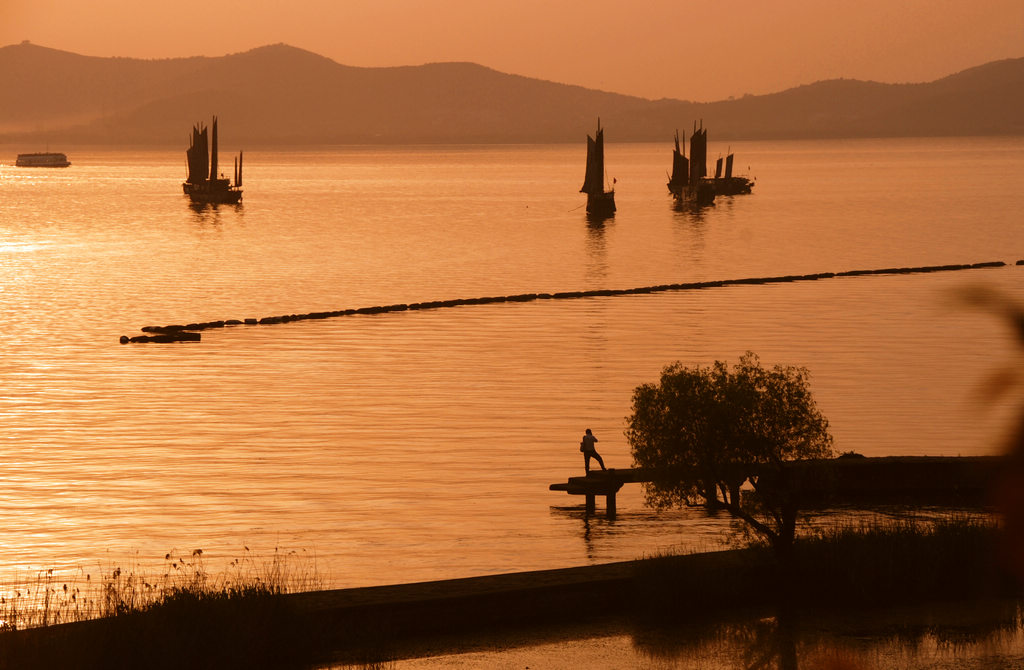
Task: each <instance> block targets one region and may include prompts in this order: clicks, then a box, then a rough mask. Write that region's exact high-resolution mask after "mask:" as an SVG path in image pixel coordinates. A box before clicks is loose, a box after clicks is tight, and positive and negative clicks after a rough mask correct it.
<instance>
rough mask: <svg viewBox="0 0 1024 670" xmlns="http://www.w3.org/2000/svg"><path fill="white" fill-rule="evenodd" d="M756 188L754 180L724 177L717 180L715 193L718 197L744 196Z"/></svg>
mask: <svg viewBox="0 0 1024 670" xmlns="http://www.w3.org/2000/svg"><path fill="white" fill-rule="evenodd" d="M753 188H754V182H753V180H750V179H747V178H746V177H723V178H719V179H716V180H715V193H716V194H718V195H744V194H747V193H750V192H751V191H752V190H753Z"/></svg>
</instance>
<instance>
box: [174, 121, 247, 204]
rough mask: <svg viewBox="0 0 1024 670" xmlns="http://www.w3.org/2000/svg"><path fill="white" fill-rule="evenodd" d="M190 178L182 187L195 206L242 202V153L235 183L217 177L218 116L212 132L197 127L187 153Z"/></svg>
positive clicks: (236, 169) (199, 126) (239, 153)
mask: <svg viewBox="0 0 1024 670" xmlns="http://www.w3.org/2000/svg"><path fill="white" fill-rule="evenodd" d="M185 155H186V157H187V159H188V177H187V178H186V179H185V182H184V183H183V184H182V185H181V187H182V189H183V190H184V191H185V195H187V196H188V197H189V199H190V200H191V201H192V202H193V203H199V204H236V203H238V202H239V201H240V200H241V199H242V152H238V157H237V158H235V178H234V183H232V182H231V180H229V179H226V178H224V177H223V176H220V177H218V176H217V117H216V116H215V117H213V124H212V126H211V132H210V133H209V135H208V134H207V128H206V126H202V125H199V124H197V125H195V126H193V128H192V138H191V142H190V143H189V147H188V151H186V152H185Z"/></svg>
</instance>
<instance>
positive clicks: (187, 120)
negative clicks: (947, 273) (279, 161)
mask: <svg viewBox="0 0 1024 670" xmlns="http://www.w3.org/2000/svg"><path fill="white" fill-rule="evenodd" d="M676 76H680V77H683V76H684V75H676ZM0 91H3V95H2V96H0V141H4V142H19V143H21V142H26V141H36V142H39V141H42V140H44V139H45V140H46V141H47V142H70V143H113V144H151V145H167V146H170V145H179V144H184V143H185V142H186V139H185V138H186V137H187V134H188V132H189V130H190V128H191V126H192V124H193V123H195V122H197V121H203V122H208V121H209V118H210V116H211V115H212V114H217V115H219V116H220V118H221V120H222V126H221V132H222V135H223V136H224V137H225V139H226V140H227V138H230V143H231V144H232V145H233V146H240V145H244V146H245V147H255V146H259V145H272V144H309V143H317V144H321V143H322V144H341V143H399V142H407V143H459V142H575V141H579V140H580V139H581V138H582V137H583V136H585V135H586V133H589V132H592V131H593V129H594V126H595V124H596V119H597V117H598V116H600V117H601V119H602V123H603V124H604V125H605V127H607V128H608V139H609V141H633V140H638V141H639V140H655V141H668V140H669V139H670V138H671V136H672V133H673V131H674V130H675V129H676V128H681V129H684V130H685V129H688V128H689V127H690V126H691V124H692V123H693V121H694V120H697V119H703V120H704V123H705V125H706V126H708V127H710V128H711V133H712V135H713V136H714V137H715V138H716V139H732V138H747V139H758V138H800V137H863V136H893V135H909V136H913V135H925V136H928V135H998V134H1024V115H1022V114H1021V113H1020V110H1021V109H1024V58H1020V59H1013V60H1006V61H999V62H995V63H990V64H988V65H983V66H980V67H976V68H972V69H970V70H966V71H964V72H960V73H958V74H955V75H952V76H950V77H946V78H944V79H940V80H938V81H935V82H931V83H926V84H879V83H873V82H861V81H853V80H831V81H823V82H818V83H814V84H809V85H806V86H800V87H797V88H794V89H790V90H788V91H783V92H781V93H775V94H772V95H763V96H745V97H743V98H740V99H738V100H725V101H721V102H714V103H692V102H686V101H681V100H657V101H652V100H646V99H643V98H636V97H632V96H626V95H619V94H614V93H607V92H602V91H595V90H589V89H585V88H582V87H578V86H569V85H564V84H556V83H552V82H548V81H542V80H539V79H530V78H527V77H520V76H516V75H509V74H503V73H500V72H496V71H494V70H491V69H488V68H485V67H482V66H480V65H474V64H472V63H438V64H430V65H422V66H416V67H393V68H356V67H349V66H345V65H340V64H338V63H336V62H334V61H332V60H330V59H327V58H324V57H322V56H318V55H316V54H313V53H310V52H308V51H304V50H302V49H296V48H294V47H290V46H287V45H274V46H267V47H261V48H258V49H253V50H252V51H247V52H245V53H239V54H231V55H228V56H222V57H218V58H206V57H195V58H179V59H166V60H139V59H129V58H93V57H88V56H80V55H77V54H73V53H69V52H64V51H58V50H55V49H48V48H45V47H40V46H36V45H33V44H29V43H22V44H18V45H12V46H7V47H3V48H0Z"/></svg>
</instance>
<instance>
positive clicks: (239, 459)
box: [0, 127, 1024, 587]
mask: <svg viewBox="0 0 1024 670" xmlns="http://www.w3.org/2000/svg"><path fill="white" fill-rule="evenodd" d="M224 130H225V131H227V132H224V133H222V141H221V146H222V148H223V149H224V152H223V153H222V156H221V159H222V162H223V161H224V160H226V159H227V160H229V158H230V153H231V151H233V150H235V149H236V147H233V146H232V144H231V137H230V129H229V128H228V127H225V128H224ZM609 133H610V134H609V144H608V147H607V159H606V163H607V168H608V172H609V176H613V177H615V178H616V179H617V191H616V196H617V201H618V206H619V211H618V213H617V214H616V216H615V217H614V218H613V219H611V220H608V221H606V222H604V223H602V224H595V223H592V222H588V220H587V218H586V217H585V214H584V211H583V197H584V196H582V195H580V194H579V193H577V191H578V189H579V186H580V183H581V182H582V177H583V153H584V149H583V148H582V143H581V145H580V146H575V145H573V146H512V147H431V148H412V149H410V150H401V151H399V150H397V149H393V148H364V147H355V148H338V149H336V150H324V151H294V152H291V151H257V150H253V151H250V152H247V153H246V170H247V173H246V186H245V196H244V203H243V204H242V205H241V206H239V207H237V208H236V207H220V208H206V209H200V210H195V209H193V208H192V207H190V205H189V203H188V202H187V200H186V199H185V198H184V196H183V195H182V193H181V187H180V183H181V180H182V178H183V172H184V157H183V153H184V149H183V148H182V150H181V151H178V150H168V151H141V152H138V151H113V150H109V149H102V150H94V149H89V148H86V147H82V148H75V147H67V148H63V147H62V148H61V149H64V150H67V152H68V154H69V158H70V160H71V161H72V163H73V166H72V167H70V168H68V169H65V170H30V169H21V168H16V167H14V166H13V162H14V154H15V153H16V152H17V151H18V149H15V148H9V149H8V150H6V151H5V152H4V153H3V154H0V163H2V164H0V325H2V328H3V332H4V338H3V339H2V340H0V371H2V379H3V390H2V393H0V421H2V426H3V431H2V433H0V518H2V519H3V531H4V532H3V537H4V550H3V552H0V582H2V583H3V584H5V585H7V586H11V585H13V584H15V583H16V582H18V581H24V580H26V579H33V578H35V576H36V575H37V574H38V571H40V570H47V569H53V570H55V571H56V573H57V574H58V575H65V574H67V575H75V574H77V575H79V576H80V575H81V574H82V573H92V574H96V573H97V571H98V569H99V568H98V566H115V565H121V566H123V565H126V564H130V565H134V566H138V567H139V568H140V569H145V568H147V567H148V568H151V569H153V570H154V571H159V570H161V569H162V566H164V556H165V555H166V554H167V553H169V552H171V553H184V554H188V553H191V551H192V550H193V549H197V548H201V549H203V550H204V556H205V559H206V561H207V564H208V566H209V567H210V568H211V569H212V570H216V569H217V568H218V566H223V565H224V564H225V563H226V562H227V561H230V560H232V559H234V558H239V557H241V556H243V555H245V554H246V553H247V552H252V553H254V554H256V555H259V556H272V555H273V554H274V552H275V549H276V550H277V551H279V552H285V553H289V552H296V554H297V555H298V556H300V557H302V558H303V559H310V560H313V561H315V565H316V570H317V572H318V573H319V574H320V575H321V576H322V577H323V579H324V582H325V585H326V586H331V587H346V586H361V585H372V584H385V583H396V582H408V581H419V580H429V579H435V578H447V577H462V576H472V575H481V574H490V573H500V572H510V571H517V570H531V569H543V568H552V567H563V566H573V565H583V564H591V563H599V562H607V561H615V560H625V559H632V558H636V557H640V556H643V555H647V554H651V553H656V552H659V551H663V550H666V549H672V548H683V549H701V548H717V547H720V546H721V545H722V543H723V542H725V541H726V540H727V539H728V537H729V531H730V528H731V527H730V526H729V524H728V522H726V521H725V520H722V519H708V518H706V517H705V516H704V515H703V514H702V513H700V512H699V511H695V510H680V511H670V512H662V513H655V512H653V511H651V510H649V509H647V508H645V507H644V505H643V495H642V491H641V490H640V488H639V487H635V486H634V487H627V488H626V489H624V491H623V493H622V494H621V495H620V499H619V516H618V518H617V519H616V520H614V521H609V520H607V519H605V518H603V517H600V516H599V517H595V518H591V519H587V518H585V516H584V514H583V510H582V500H581V499H579V498H575V497H569V496H567V495H565V494H561V493H555V492H551V491H548V484H550V483H552V482H556V481H563V480H565V478H566V477H567V476H569V475H571V474H576V473H578V472H579V471H581V463H580V460H581V459H580V455H579V452H578V450H577V445H578V443H579V438H580V435H581V433H582V432H583V429H584V428H587V427H590V428H592V429H593V430H594V433H595V434H596V435H597V436H598V438H599V439H600V443H599V444H598V447H599V449H600V451H601V453H602V454H603V455H604V458H605V460H606V461H607V462H608V464H609V465H610V466H612V467H628V466H629V465H630V456H629V449H628V446H627V444H626V443H625V440H624V438H623V428H624V417H625V416H626V415H627V414H628V413H629V411H630V399H631V393H632V390H633V389H634V388H635V387H636V386H637V385H639V384H641V383H644V382H649V381H654V380H656V379H657V377H658V375H659V373H660V370H661V368H662V367H663V366H664V365H666V364H668V363H671V362H673V361H676V360H679V361H683V362H684V363H687V364H708V363H711V362H713V361H714V360H716V359H726V360H729V361H735V360H736V359H738V358H739V356H740V355H742V354H743V352H745V351H747V350H752V351H754V352H757V353H758V354H759V355H760V356H761V359H762V361H763V362H765V363H767V364H769V365H771V364H775V363H782V364H794V365H801V366H806V367H807V368H808V369H809V370H810V372H811V375H812V385H813V388H814V391H815V395H816V397H817V399H818V402H819V405H820V407H821V409H822V410H823V412H824V413H825V415H826V416H828V417H829V419H830V421H831V425H832V429H833V433H834V436H835V440H836V447H837V449H839V450H841V451H849V450H853V451H858V452H861V453H863V454H866V455H871V456H882V455H902V454H930V455H957V454H961V455H968V454H990V453H996V452H998V450H999V443H1000V439H1001V435H1002V434H1003V430H1004V429H1005V426H1006V421H1007V418H1008V416H1009V412H1010V408H1011V404H1010V403H1009V402H1008V401H1004V402H1003V403H997V404H995V405H990V404H986V403H983V402H978V401H977V395H978V393H979V389H980V388H981V387H982V386H983V385H984V383H985V381H986V380H987V379H988V378H989V376H990V375H991V374H993V373H994V372H995V371H997V370H999V369H1001V368H1002V367H1004V366H1006V365H1008V364H1011V363H1012V361H1013V360H1014V359H1013V356H1014V354H1015V352H1014V349H1013V342H1012V340H1011V333H1010V332H1009V330H1008V329H1007V328H1006V327H1005V326H1004V324H1002V323H1000V322H998V321H996V320H995V319H994V318H992V317H989V316H987V315H984V314H980V313H978V312H973V311H970V310H965V309H963V308H961V307H959V306H958V305H957V304H955V302H954V301H953V299H952V298H951V295H952V293H953V291H954V290H956V289H957V288H958V287H963V286H965V285H972V284H984V285H988V286H992V287H997V288H1000V289H1002V290H1005V291H1007V292H1009V293H1010V294H1012V295H1014V296H1016V298H1017V299H1024V282H1022V281H1021V280H1022V278H1024V267H1018V266H1014V265H1013V264H1014V263H1015V262H1016V261H1017V260H1018V259H1021V258H1024V235H1022V234H1021V232H1022V231H1021V223H1022V221H1021V212H1024V139H1022V138H1012V139H942V140H893V141H888V140H886V141H881V140H877V141H875V140H858V141H843V142H775V143H767V142H758V143H754V142H750V143H737V144H734V145H732V150H733V151H734V152H736V155H737V165H738V166H740V168H741V169H740V170H739V171H747V170H743V169H742V168H745V167H746V166H748V165H749V174H750V175H752V176H755V177H756V179H757V185H756V187H755V189H754V193H753V194H751V195H748V196H737V197H734V198H723V199H720V201H719V202H718V204H716V206H714V207H712V208H709V209H706V210H703V211H701V212H699V213H693V212H678V211H675V210H674V209H673V208H672V205H671V201H670V199H669V198H668V197H667V193H666V189H665V185H664V182H665V177H664V174H665V171H666V169H667V168H668V167H669V165H670V160H671V149H670V146H669V144H668V143H667V142H666V143H665V144H664V145H654V144H627V145H618V144H615V143H614V141H613V129H609ZM726 149H727V147H725V146H720V145H716V144H715V143H714V141H713V138H712V144H711V147H710V148H709V154H710V156H711V157H712V158H713V157H715V156H717V154H718V153H725V151H726ZM21 150H24V149H21ZM987 261H1005V262H1006V263H1008V264H1009V265H1008V267H1004V268H996V269H985V270H970V271H964V272H949V273H935V274H924V275H885V276H872V277H858V278H845V279H838V278H837V279H828V280H821V281H816V282H800V283H789V284H777V285H767V286H757V285H748V286H734V287H727V288H717V289H706V290H701V291H676V292H664V293H655V294H649V295H632V296H621V297H604V298H588V299H581V300H557V301H555V300H543V301H534V302H528V303H504V304H492V305H478V306H463V307H458V308H449V309H438V310H424V311H415V312H398V313H389V314H380V315H362V316H348V317H342V318H334V319H328V320H322V321H303V322H294V323H288V324H281V325H274V326H258V327H256V326H253V327H232V328H225V329H221V330H216V331H206V332H205V333H204V334H203V340H202V342H201V343H197V344H174V345H155V344H147V345H126V346H122V345H120V344H119V343H118V338H119V337H120V336H121V335H136V334H139V329H140V328H141V327H142V326H146V325H163V324H172V323H189V322H196V321H213V320H220V319H245V318H260V317H265V316H276V315H282V314H294V313H306V312H314V311H327V310H338V309H345V308H350V307H366V306H373V305H381V304H393V303H403V302H404V303H408V302H418V301H428V300H443V299H451V298H470V297H479V296H490V295H506V294H517V293H527V292H548V293H553V292H558V291H574V290H583V289H599V288H630V287H637V286H650V285H658V284H667V283H678V282H689V281H699V280H710V279H728V278H739V277H756V276H777V275H788V274H804V273H815V272H838V271H844V270H857V269H873V268H886V267H894V266H897V267H899V266H920V265H940V264H950V263H975V262H987ZM154 566H155V567H154Z"/></svg>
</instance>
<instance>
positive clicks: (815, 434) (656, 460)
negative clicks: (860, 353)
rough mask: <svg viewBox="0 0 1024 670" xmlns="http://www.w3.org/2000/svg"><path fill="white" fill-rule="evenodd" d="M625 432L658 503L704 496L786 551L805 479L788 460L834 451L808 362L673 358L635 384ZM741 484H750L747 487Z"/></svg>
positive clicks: (749, 357) (793, 534)
mask: <svg viewBox="0 0 1024 670" xmlns="http://www.w3.org/2000/svg"><path fill="white" fill-rule="evenodd" d="M626 422H627V428H626V439H627V440H628V441H629V445H630V449H631V451H632V453H633V459H634V460H635V461H636V464H637V465H638V466H639V467H641V468H644V470H645V471H646V472H648V473H649V475H650V481H649V482H647V483H646V484H645V485H644V487H645V490H646V495H647V502H648V503H649V504H651V505H653V506H654V507H656V508H666V507H671V506H676V505H686V504H691V505H692V504H697V503H698V502H700V503H703V504H704V505H707V506H709V507H714V508H721V509H724V510H726V511H727V512H729V514H731V515H732V516H733V517H735V518H737V519H740V520H742V521H743V522H744V523H746V524H747V525H748V526H749V527H750V528H751V529H752V530H753V531H754V532H755V533H757V534H758V535H759V536H760V537H761V538H763V539H764V540H766V541H767V542H769V543H771V545H772V547H773V548H774V549H775V550H776V552H778V553H779V554H780V555H783V554H786V553H788V552H789V551H790V548H791V546H792V544H793V540H794V538H795V537H796V524H797V515H798V512H799V509H800V503H801V499H800V486H799V484H800V482H799V481H798V480H797V479H796V478H794V477H792V476H791V471H790V470H789V469H788V468H787V467H786V466H787V464H788V463H790V462H793V461H798V460H803V461H812V460H820V459H827V458H830V457H831V456H832V436H831V435H830V434H829V432H828V421H827V420H826V419H825V417H824V416H823V415H822V414H821V412H820V411H818V408H817V405H816V404H815V402H814V397H813V395H812V394H811V390H810V379H809V373H808V372H807V370H806V369H804V368H798V367H793V366H780V365H776V366H775V367H773V368H771V369H766V368H765V367H763V366H762V365H761V362H760V361H759V360H758V358H757V356H756V355H755V354H754V353H752V352H747V353H746V354H745V355H744V356H743V357H742V358H740V360H739V362H738V363H736V364H735V365H734V366H733V367H732V368H730V367H729V366H728V365H727V364H726V363H725V362H723V361H716V362H715V363H714V364H713V365H711V366H709V367H701V366H696V367H686V366H684V365H682V364H681V363H675V364H673V365H669V366H667V367H666V368H665V369H664V370H663V371H662V373H661V379H660V381H659V382H658V383H657V384H654V383H650V384H642V385H640V386H638V387H637V388H636V389H635V390H634V392H633V413H632V414H631V415H630V416H629V417H627V419H626ZM744 487H749V489H750V490H749V491H748V490H744Z"/></svg>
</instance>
